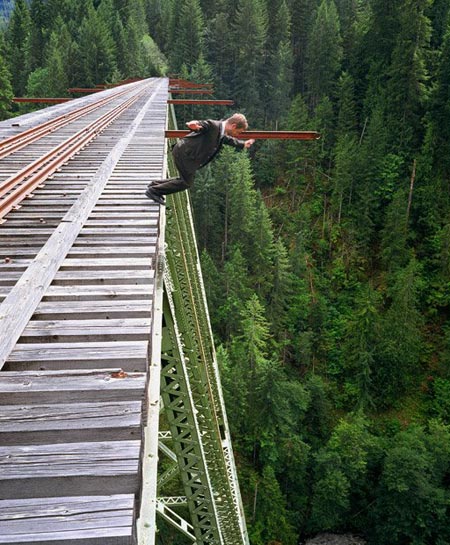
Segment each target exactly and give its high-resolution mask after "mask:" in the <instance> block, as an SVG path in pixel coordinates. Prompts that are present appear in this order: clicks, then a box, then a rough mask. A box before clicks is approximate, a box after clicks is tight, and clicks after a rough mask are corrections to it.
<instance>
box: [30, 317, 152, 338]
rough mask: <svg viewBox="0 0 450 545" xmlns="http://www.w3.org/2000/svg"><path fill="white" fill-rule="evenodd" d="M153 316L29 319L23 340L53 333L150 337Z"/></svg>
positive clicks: (61, 336)
mask: <svg viewBox="0 0 450 545" xmlns="http://www.w3.org/2000/svg"><path fill="white" fill-rule="evenodd" d="M150 327H151V319H150V318H118V319H115V318H111V319H110V320H50V321H47V320H32V321H31V322H29V323H28V325H27V326H26V328H25V329H24V331H23V332H22V335H21V336H20V341H21V342H22V343H23V342H26V341H27V340H30V341H31V342H35V341H34V340H35V339H37V338H42V339H44V338H45V337H51V338H52V340H55V341H58V340H59V341H61V342H63V341H64V340H68V341H70V340H71V339H73V338H76V340H79V341H80V340H86V341H93V340H95V339H97V340H99V341H106V340H108V339H109V338H110V337H113V338H114V340H141V339H142V340H144V339H146V338H149V337H150Z"/></svg>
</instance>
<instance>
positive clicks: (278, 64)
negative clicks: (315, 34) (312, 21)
mask: <svg viewBox="0 0 450 545" xmlns="http://www.w3.org/2000/svg"><path fill="white" fill-rule="evenodd" d="M268 20H269V23H268V30H267V44H266V49H267V53H266V62H265V71H264V79H265V82H266V86H267V92H266V93H265V97H264V101H265V109H266V114H265V117H266V118H267V119H268V120H270V121H271V122H272V123H273V122H275V124H276V125H278V122H279V120H280V118H281V116H282V115H283V114H285V113H286V112H287V110H288V106H289V97H290V92H291V89H292V84H293V74H292V64H293V54H292V49H291V20H290V13H289V8H288V7H287V4H286V0H278V1H277V2H273V3H271V4H270V7H269V12H268Z"/></svg>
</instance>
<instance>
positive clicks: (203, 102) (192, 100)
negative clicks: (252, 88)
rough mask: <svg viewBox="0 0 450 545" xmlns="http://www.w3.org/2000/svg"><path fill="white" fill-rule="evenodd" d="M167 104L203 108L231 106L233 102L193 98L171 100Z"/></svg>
mask: <svg viewBox="0 0 450 545" xmlns="http://www.w3.org/2000/svg"><path fill="white" fill-rule="evenodd" d="M167 104H175V105H177V104H199V105H203V106H232V105H233V104H234V100H208V99H206V100H201V99H195V98H180V99H176V98H171V99H169V100H168V101H167Z"/></svg>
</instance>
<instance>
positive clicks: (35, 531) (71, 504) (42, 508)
mask: <svg viewBox="0 0 450 545" xmlns="http://www.w3.org/2000/svg"><path fill="white" fill-rule="evenodd" d="M134 503H135V499H134V496H133V495H132V494H118V495H111V496H98V495H97V496H89V497H78V496H75V497H62V498H55V497H52V498H26V499H12V500H0V544H1V545H28V544H34V545H133V544H134V543H135V539H134V518H135V510H134Z"/></svg>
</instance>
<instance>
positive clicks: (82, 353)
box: [7, 341, 148, 372]
mask: <svg viewBox="0 0 450 545" xmlns="http://www.w3.org/2000/svg"><path fill="white" fill-rule="evenodd" d="M147 350H148V342H147V341H117V342H114V341H110V342H99V341H97V342H81V343H80V342H72V343H39V344H34V343H25V344H22V343H17V345H16V346H15V348H14V350H13V351H12V352H11V354H10V356H9V358H8V366H7V368H8V370H19V369H28V370H32V369H36V368H37V369H40V370H51V369H71V368H74V366H76V368H77V369H99V368H108V367H121V368H123V369H124V370H125V371H130V372H133V371H134V372H142V371H145V370H146V368H147Z"/></svg>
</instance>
